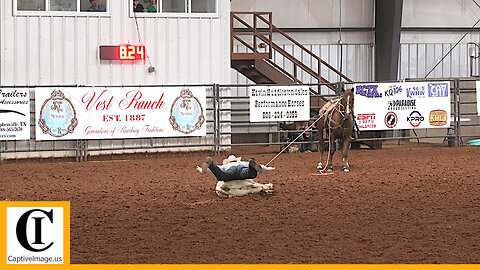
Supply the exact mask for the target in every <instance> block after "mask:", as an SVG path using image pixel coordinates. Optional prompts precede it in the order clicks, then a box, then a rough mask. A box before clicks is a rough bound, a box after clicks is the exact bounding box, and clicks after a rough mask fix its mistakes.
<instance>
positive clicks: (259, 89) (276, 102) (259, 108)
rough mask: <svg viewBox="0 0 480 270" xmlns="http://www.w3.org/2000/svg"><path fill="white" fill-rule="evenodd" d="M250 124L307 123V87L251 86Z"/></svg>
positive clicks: (308, 118)
mask: <svg viewBox="0 0 480 270" xmlns="http://www.w3.org/2000/svg"><path fill="white" fill-rule="evenodd" d="M248 93H249V96H250V122H278V121H309V120H310V94H309V90H308V86H295V85H294V86H251V87H249V88H248Z"/></svg>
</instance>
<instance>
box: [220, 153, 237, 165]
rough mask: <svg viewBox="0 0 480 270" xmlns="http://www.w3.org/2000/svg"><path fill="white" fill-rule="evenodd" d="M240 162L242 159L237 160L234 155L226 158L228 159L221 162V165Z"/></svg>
mask: <svg viewBox="0 0 480 270" xmlns="http://www.w3.org/2000/svg"><path fill="white" fill-rule="evenodd" d="M240 160H242V157H238V158H237V157H236V156H235V155H230V156H228V158H226V159H224V160H223V165H225V164H228V163H230V162H234V161H240Z"/></svg>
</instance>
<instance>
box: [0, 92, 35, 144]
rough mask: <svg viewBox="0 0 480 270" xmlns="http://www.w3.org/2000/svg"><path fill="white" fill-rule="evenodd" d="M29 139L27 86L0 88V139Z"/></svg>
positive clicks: (28, 94) (28, 97)
mask: <svg viewBox="0 0 480 270" xmlns="http://www.w3.org/2000/svg"><path fill="white" fill-rule="evenodd" d="M28 139H30V93H29V89H28V88H1V89H0V141H9V140H28Z"/></svg>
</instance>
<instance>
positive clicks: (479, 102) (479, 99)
mask: <svg viewBox="0 0 480 270" xmlns="http://www.w3.org/2000/svg"><path fill="white" fill-rule="evenodd" d="M475 84H476V86H477V115H480V81H476V82H475Z"/></svg>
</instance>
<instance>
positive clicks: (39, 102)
mask: <svg viewBox="0 0 480 270" xmlns="http://www.w3.org/2000/svg"><path fill="white" fill-rule="evenodd" d="M205 91H206V89H205V87H189V88H182V87H176V88H170V87H169V88H156V87H146V88H135V87H129V88H121V87H110V88H100V87H89V88H81V87H78V88H77V87H72V88H43V89H36V92H35V134H36V139H37V140H71V139H120V138H152V137H179V136H183V137H184V136H206V121H205V113H206V110H205V109H206V94H205Z"/></svg>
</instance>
